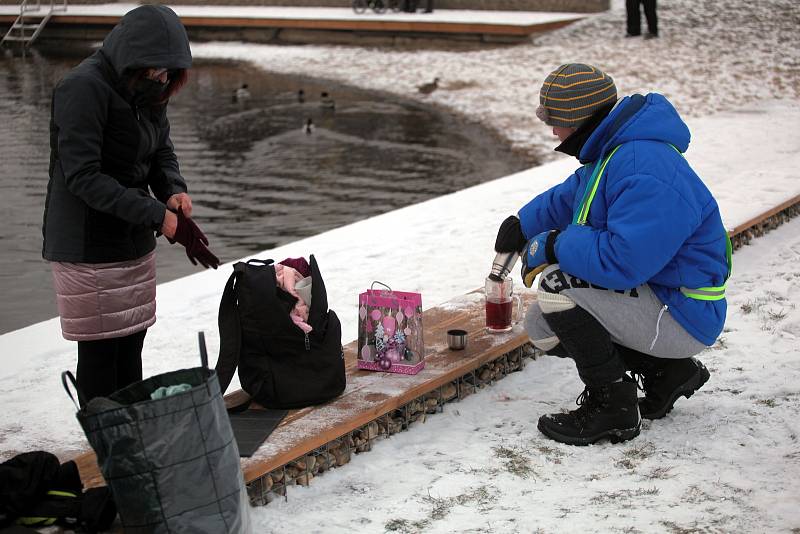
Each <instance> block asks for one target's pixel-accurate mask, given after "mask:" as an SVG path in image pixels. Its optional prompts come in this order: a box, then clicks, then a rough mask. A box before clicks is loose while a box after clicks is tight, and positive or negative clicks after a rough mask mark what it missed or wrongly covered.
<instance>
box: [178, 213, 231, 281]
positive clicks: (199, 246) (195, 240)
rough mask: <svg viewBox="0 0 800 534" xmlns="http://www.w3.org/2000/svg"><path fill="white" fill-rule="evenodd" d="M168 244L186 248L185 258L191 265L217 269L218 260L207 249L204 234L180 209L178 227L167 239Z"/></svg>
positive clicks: (206, 240)
mask: <svg viewBox="0 0 800 534" xmlns="http://www.w3.org/2000/svg"><path fill="white" fill-rule="evenodd" d="M168 239H169V238H168ZM169 242H170V243H176V242H177V243H180V244H181V245H183V246H184V247H185V248H186V257H187V258H189V261H191V262H192V265H197V262H200V265H202V266H203V267H205V268H206V269H208V268H209V267H213V268H214V269H216V268H217V267H219V259H218V258H217V257H216V256H215V255H214V253H213V252H211V251H210V250H209V249H208V238H207V237H206V234H204V233H203V231H202V230H200V227H198V226H197V225H196V224H195V222H194V221H193V220H191V219H189V218H187V217H186V216H185V215H184V214H183V211H181V210H180V209H178V227H177V229H176V230H175V237H173V238H172V239H169Z"/></svg>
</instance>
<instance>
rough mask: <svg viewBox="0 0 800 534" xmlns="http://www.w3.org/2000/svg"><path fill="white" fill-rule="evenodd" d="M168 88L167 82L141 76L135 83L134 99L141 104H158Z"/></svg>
mask: <svg viewBox="0 0 800 534" xmlns="http://www.w3.org/2000/svg"><path fill="white" fill-rule="evenodd" d="M166 88H167V84H166V83H161V82H157V81H155V80H150V79H148V78H140V79H139V80H137V81H136V83H134V84H133V101H134V102H135V103H136V104H137V105H140V106H149V105H153V104H156V103H158V102H159V101H160V100H161V98H162V96H163V94H164V90H165V89H166Z"/></svg>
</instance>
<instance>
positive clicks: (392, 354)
mask: <svg viewBox="0 0 800 534" xmlns="http://www.w3.org/2000/svg"><path fill="white" fill-rule="evenodd" d="M386 359H388V360H389V361H390V362H392V363H397V362H399V361H400V353H399V352H398V351H397V349H389V350H387V351H386Z"/></svg>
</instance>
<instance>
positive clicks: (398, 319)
mask: <svg viewBox="0 0 800 534" xmlns="http://www.w3.org/2000/svg"><path fill="white" fill-rule="evenodd" d="M394 318H395V319H397V324H401V323H402V322H403V319H405V318H406V316H405V315H403V312H401V311H399V312H397V315H395V316H394Z"/></svg>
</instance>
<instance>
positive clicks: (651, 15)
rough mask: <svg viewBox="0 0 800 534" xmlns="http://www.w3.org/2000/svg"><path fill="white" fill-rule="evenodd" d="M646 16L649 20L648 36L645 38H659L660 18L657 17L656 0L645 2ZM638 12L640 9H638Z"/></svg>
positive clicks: (646, 0)
mask: <svg viewBox="0 0 800 534" xmlns="http://www.w3.org/2000/svg"><path fill="white" fill-rule="evenodd" d="M643 3H644V16H645V18H646V19H647V31H648V34H647V35H646V36H645V38H651V39H652V38H653V37H658V17H657V16H656V0H644V2H643ZM637 11H638V9H637Z"/></svg>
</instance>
